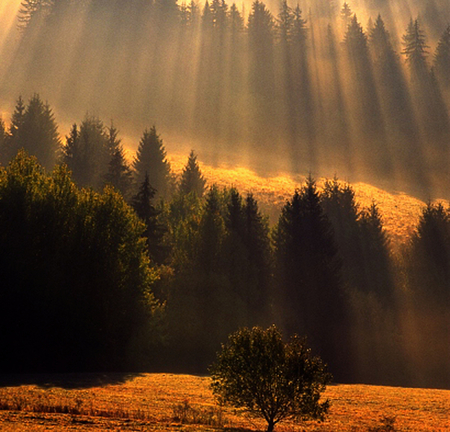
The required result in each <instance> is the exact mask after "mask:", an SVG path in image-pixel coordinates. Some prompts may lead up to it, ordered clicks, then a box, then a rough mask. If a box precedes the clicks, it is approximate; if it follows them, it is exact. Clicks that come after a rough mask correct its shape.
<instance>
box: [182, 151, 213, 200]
mask: <svg viewBox="0 0 450 432" xmlns="http://www.w3.org/2000/svg"><path fill="white" fill-rule="evenodd" d="M205 185H206V180H205V179H204V178H203V175H202V173H201V171H200V167H199V165H198V162H197V155H196V154H195V152H194V150H191V153H190V154H189V158H188V161H187V163H186V166H185V167H184V169H183V172H182V174H181V178H180V182H179V185H178V191H179V192H180V193H181V194H184V195H187V194H190V193H191V192H194V193H195V194H196V195H197V196H198V197H202V196H203V193H204V191H205Z"/></svg>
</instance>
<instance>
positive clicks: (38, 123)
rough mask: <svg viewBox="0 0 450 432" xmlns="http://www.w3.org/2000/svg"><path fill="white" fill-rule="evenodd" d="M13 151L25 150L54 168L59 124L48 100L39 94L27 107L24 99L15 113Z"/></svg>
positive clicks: (12, 122) (12, 136) (48, 166)
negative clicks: (45, 101)
mask: <svg viewBox="0 0 450 432" xmlns="http://www.w3.org/2000/svg"><path fill="white" fill-rule="evenodd" d="M10 135H11V150H12V151H13V153H16V152H17V151H18V150H19V149H21V148H23V149H25V150H26V151H27V152H28V153H29V154H30V155H33V156H36V157H37V158H38V160H39V162H40V163H41V164H42V165H43V166H44V167H45V168H46V169H51V168H53V166H54V164H55V162H56V156H57V152H58V151H59V148H60V144H61V143H60V140H59V135H58V126H57V124H56V121H55V118H54V114H53V111H52V109H51V108H50V106H49V105H48V103H44V102H42V100H41V98H40V97H39V95H37V94H35V95H34V96H33V97H32V98H31V99H30V100H29V102H28V105H27V106H26V107H25V106H24V104H23V100H22V98H20V97H19V100H18V102H17V105H16V109H15V111H14V113H13V116H12V121H11V128H10Z"/></svg>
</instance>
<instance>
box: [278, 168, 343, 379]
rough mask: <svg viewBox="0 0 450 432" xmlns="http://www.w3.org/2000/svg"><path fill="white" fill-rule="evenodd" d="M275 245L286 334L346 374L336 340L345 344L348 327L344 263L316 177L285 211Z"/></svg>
mask: <svg viewBox="0 0 450 432" xmlns="http://www.w3.org/2000/svg"><path fill="white" fill-rule="evenodd" d="M274 240H275V254H276V261H277V263H276V266H277V270H276V275H277V281H278V283H279V287H278V290H280V292H281V293H283V294H282V295H283V299H282V303H281V304H282V308H283V315H284V316H285V317H286V328H287V329H288V331H289V332H292V333H294V332H300V333H302V334H306V335H307V336H308V338H309V340H310V341H311V343H312V344H313V345H314V346H315V347H316V348H317V349H318V350H320V352H322V353H323V354H324V356H325V358H327V359H328V362H329V364H330V365H332V368H331V369H332V370H333V367H334V368H335V369H334V370H333V373H335V372H336V374H338V375H339V374H340V373H342V372H344V371H343V370H341V369H340V368H341V367H343V364H342V363H341V361H342V359H340V358H339V354H338V351H339V350H338V347H337V345H335V337H337V335H338V334H339V335H340V339H341V340H345V337H344V334H345V333H344V329H345V323H346V317H345V304H344V299H343V296H342V295H343V293H342V288H341V273H340V272H341V263H340V260H339V258H338V255H337V253H338V250H337V248H336V244H335V240H334V235H333V229H332V226H331V224H330V222H329V220H328V218H327V217H326V215H325V214H324V212H323V209H322V206H321V203H320V195H319V193H318V191H317V189H316V184H315V181H314V180H313V179H312V178H311V176H310V177H309V178H308V180H307V182H306V185H305V186H304V187H303V188H302V189H301V190H300V191H299V190H297V191H296V192H295V193H294V196H293V197H292V199H291V200H289V201H288V202H287V203H286V205H285V206H284V207H283V209H282V212H281V215H280V218H279V221H278V225H277V227H276V230H275V238H274ZM331 328H333V329H334V330H330V329H331ZM340 349H342V345H341V348H340ZM325 354H326V355H325ZM333 364H334V366H333Z"/></svg>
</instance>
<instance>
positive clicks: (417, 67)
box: [402, 18, 429, 79]
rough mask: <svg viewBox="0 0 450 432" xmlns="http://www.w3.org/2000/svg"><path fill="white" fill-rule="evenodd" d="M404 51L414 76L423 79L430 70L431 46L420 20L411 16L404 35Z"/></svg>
mask: <svg viewBox="0 0 450 432" xmlns="http://www.w3.org/2000/svg"><path fill="white" fill-rule="evenodd" d="M403 48H404V49H403V51H402V53H403V54H404V55H405V56H406V62H407V63H408V65H409V67H410V70H411V72H412V73H413V77H417V79H421V77H423V75H424V74H426V73H427V71H428V65H427V56H428V48H429V46H428V45H427V44H426V36H425V32H424V31H423V30H422V28H421V26H420V23H419V20H418V19H415V20H413V19H412V18H411V20H410V22H409V24H408V27H407V29H406V33H405V34H404V35H403Z"/></svg>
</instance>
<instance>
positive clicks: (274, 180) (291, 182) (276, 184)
mask: <svg viewBox="0 0 450 432" xmlns="http://www.w3.org/2000/svg"><path fill="white" fill-rule="evenodd" d="M169 160H170V162H171V165H172V169H173V171H174V172H175V174H180V173H181V171H182V169H183V166H184V164H185V163H186V160H187V157H186V155H180V154H171V155H170V156H169ZM200 167H201V169H202V172H203V174H204V176H205V178H206V179H207V180H208V184H213V183H215V184H217V185H218V186H228V187H229V186H234V187H236V188H237V189H238V190H239V191H240V192H241V193H242V194H246V193H247V192H252V193H253V195H254V196H255V198H257V200H258V202H259V205H260V207H261V209H262V210H263V211H264V213H265V214H267V215H269V217H270V219H271V221H272V222H276V220H277V218H278V215H279V213H280V210H281V208H282V206H283V205H284V203H285V202H286V200H287V199H290V198H291V197H292V194H293V193H294V191H295V189H296V188H299V187H301V186H302V184H303V183H304V181H305V177H304V176H292V175H288V174H279V175H277V176H274V177H261V176H258V175H257V174H256V173H255V172H253V171H251V170H249V169H247V168H243V167H237V168H230V167H226V166H223V167H221V166H219V167H212V166H209V165H205V164H203V163H201V162H200ZM324 181H325V179H317V183H318V186H319V188H320V187H321V186H322V185H323V183H324ZM352 187H353V189H354V190H355V195H356V200H357V202H358V204H359V205H360V206H361V207H368V206H370V205H371V204H372V202H373V201H374V202H375V203H376V204H377V205H378V207H379V209H380V211H381V214H382V216H383V221H384V226H385V228H386V231H387V232H388V233H389V235H390V236H391V240H392V243H393V244H395V245H400V244H403V243H405V242H406V241H407V240H408V238H409V236H410V234H411V233H412V232H413V231H414V228H415V226H416V224H417V221H418V218H419V216H420V214H421V211H422V208H423V207H424V206H425V203H424V202H423V201H421V200H419V199H417V198H414V197H412V196H410V195H407V194H405V193H402V192H395V193H394V192H392V193H389V192H386V191H384V190H382V189H380V188H377V187H374V186H371V185H369V184H366V183H355V184H352Z"/></svg>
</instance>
